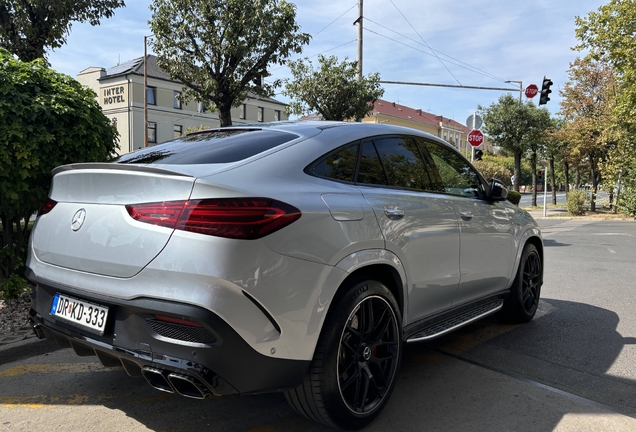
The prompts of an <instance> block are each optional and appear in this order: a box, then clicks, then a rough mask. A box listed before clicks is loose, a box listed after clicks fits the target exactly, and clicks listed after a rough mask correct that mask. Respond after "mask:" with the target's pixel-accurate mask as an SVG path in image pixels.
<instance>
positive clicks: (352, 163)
mask: <svg viewBox="0 0 636 432" xmlns="http://www.w3.org/2000/svg"><path fill="white" fill-rule="evenodd" d="M357 156H358V144H354V145H351V146H349V147H346V148H344V149H341V150H338V151H337V152H335V153H333V154H331V155H329V156H327V157H326V158H325V159H323V160H322V161H321V162H319V163H318V164H317V165H316V166H314V169H313V173H314V175H317V176H319V177H327V178H331V179H334V180H343V181H349V182H352V181H353V174H354V173H355V169H356V158H357Z"/></svg>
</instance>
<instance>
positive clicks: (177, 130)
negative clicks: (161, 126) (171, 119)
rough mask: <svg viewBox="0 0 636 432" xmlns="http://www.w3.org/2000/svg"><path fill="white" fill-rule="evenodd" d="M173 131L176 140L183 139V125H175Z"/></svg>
mask: <svg viewBox="0 0 636 432" xmlns="http://www.w3.org/2000/svg"><path fill="white" fill-rule="evenodd" d="M172 130H173V131H174V137H175V138H181V135H183V126H182V125H174V127H173V128H172Z"/></svg>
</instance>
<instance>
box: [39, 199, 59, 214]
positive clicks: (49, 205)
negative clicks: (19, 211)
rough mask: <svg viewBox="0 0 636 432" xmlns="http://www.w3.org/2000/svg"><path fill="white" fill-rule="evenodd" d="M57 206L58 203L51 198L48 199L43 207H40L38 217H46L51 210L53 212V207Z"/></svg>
mask: <svg viewBox="0 0 636 432" xmlns="http://www.w3.org/2000/svg"><path fill="white" fill-rule="evenodd" d="M55 204H57V201H53V200H52V199H51V198H47V199H46V201H44V203H43V204H42V206H40V209H39V210H38V215H37V217H40V216H42V215H45V214H47V213H48V212H50V211H51V210H53V207H55Z"/></svg>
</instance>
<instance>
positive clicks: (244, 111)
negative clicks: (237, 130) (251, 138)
mask: <svg viewBox="0 0 636 432" xmlns="http://www.w3.org/2000/svg"><path fill="white" fill-rule="evenodd" d="M239 118H240V119H243V120H245V119H246V118H247V105H246V104H243V105H241V112H240V113H239Z"/></svg>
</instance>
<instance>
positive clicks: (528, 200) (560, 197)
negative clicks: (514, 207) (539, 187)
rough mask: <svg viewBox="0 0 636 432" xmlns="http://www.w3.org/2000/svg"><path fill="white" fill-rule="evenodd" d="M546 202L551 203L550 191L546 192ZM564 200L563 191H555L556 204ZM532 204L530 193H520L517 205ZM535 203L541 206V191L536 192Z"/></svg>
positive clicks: (525, 205) (526, 205)
mask: <svg viewBox="0 0 636 432" xmlns="http://www.w3.org/2000/svg"><path fill="white" fill-rule="evenodd" d="M546 202H547V203H548V204H552V192H548V197H547V200H546ZM564 202H565V192H557V204H560V203H564ZM530 205H532V194H522V195H521V200H520V201H519V207H529V206H530ZM537 205H538V206H543V192H538V193H537Z"/></svg>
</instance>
